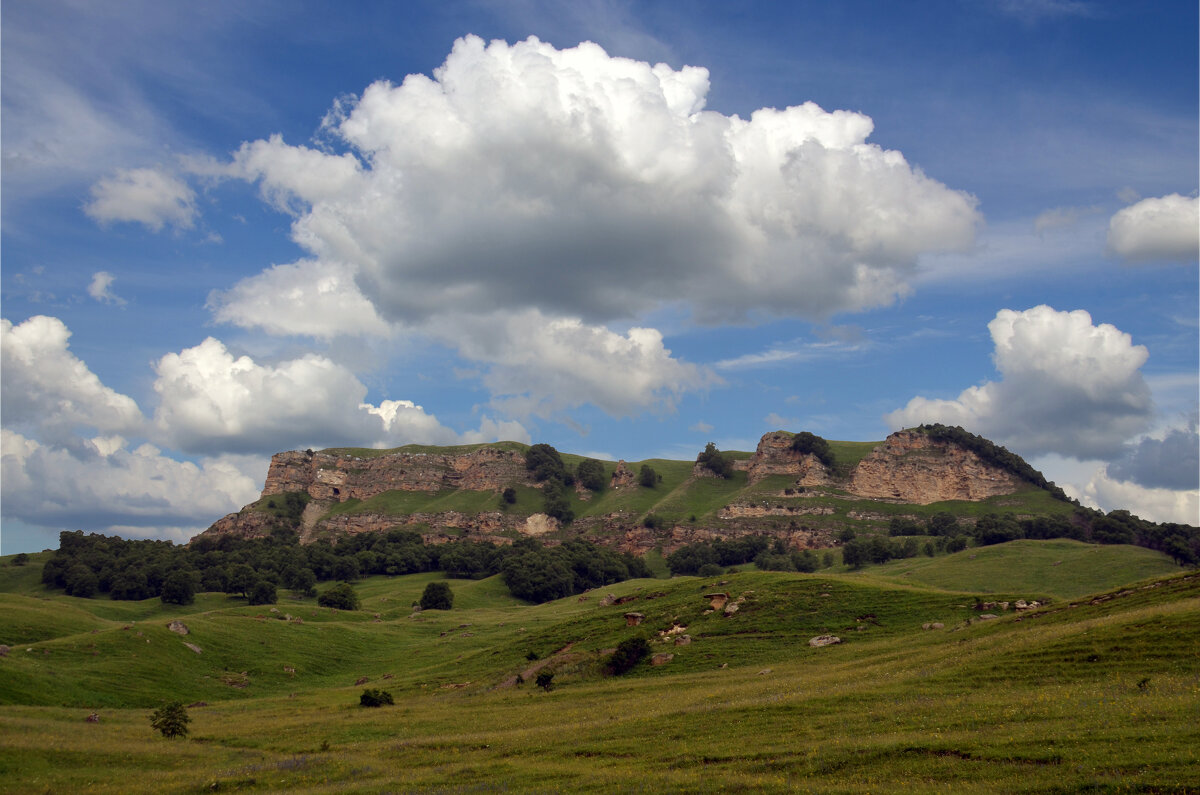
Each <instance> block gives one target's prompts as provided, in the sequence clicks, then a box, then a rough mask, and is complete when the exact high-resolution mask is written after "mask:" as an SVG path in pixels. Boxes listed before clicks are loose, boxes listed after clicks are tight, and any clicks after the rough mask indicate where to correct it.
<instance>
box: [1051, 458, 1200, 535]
mask: <svg viewBox="0 0 1200 795" xmlns="http://www.w3.org/2000/svg"><path fill="white" fill-rule="evenodd" d="M1063 490H1064V491H1065V492H1066V493H1067V495H1068V496H1070V497H1073V498H1074V499H1077V500H1079V501H1080V502H1082V503H1084V504H1085V505H1090V506H1091V507H1093V508H1099V509H1100V510H1103V511H1113V510H1117V509H1120V510H1126V511H1129V512H1130V513H1132V514H1134V515H1135V516H1139V517H1141V518H1142V519H1147V520H1149V521H1151V522H1178V523H1181V524H1190V525H1197V524H1200V490H1197V489H1194V488H1193V489H1188V490H1178V489H1168V488H1153V487H1147V486H1143V485H1140V484H1138V483H1134V482H1132V481H1129V480H1123V479H1121V478H1118V477H1114V476H1113V474H1112V471H1111V467H1105V466H1100V467H1098V468H1097V469H1096V471H1095V473H1094V474H1093V475H1092V477H1091V478H1089V479H1088V481H1087V482H1086V483H1084V484H1083V485H1081V486H1078V487H1076V486H1073V485H1071V484H1063Z"/></svg>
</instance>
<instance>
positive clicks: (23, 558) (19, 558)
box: [12, 552, 29, 566]
mask: <svg viewBox="0 0 1200 795" xmlns="http://www.w3.org/2000/svg"><path fill="white" fill-rule="evenodd" d="M28 562H29V553H28V552H18V553H17V554H16V555H13V559H12V565H14V566H24V565H25V564H26V563H28Z"/></svg>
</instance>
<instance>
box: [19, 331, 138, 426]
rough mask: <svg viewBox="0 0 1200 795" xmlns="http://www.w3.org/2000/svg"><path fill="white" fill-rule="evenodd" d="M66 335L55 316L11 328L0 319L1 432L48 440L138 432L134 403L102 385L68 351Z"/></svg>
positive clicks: (81, 362) (135, 404) (68, 335)
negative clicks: (81, 433)
mask: <svg viewBox="0 0 1200 795" xmlns="http://www.w3.org/2000/svg"><path fill="white" fill-rule="evenodd" d="M70 337H71V331H70V329H68V328H67V326H66V324H65V323H63V322H62V321H61V320H59V319H58V318H56V317H47V316H45V315H37V316H35V317H31V318H29V319H28V320H26V321H25V322H24V323H21V324H20V325H17V326H14V325H13V324H12V323H11V322H9V321H8V320H5V319H0V356H2V361H3V373H4V377H3V380H2V381H0V411H2V413H3V417H4V425H5V427H12V428H20V429H24V430H26V432H29V431H34V432H36V433H37V434H38V435H40V436H42V437H45V438H48V439H51V440H64V439H67V438H70V437H73V436H74V435H75V433H76V432H77V429H79V428H81V427H82V428H88V429H92V430H94V431H97V432H100V433H117V434H131V433H137V432H138V431H139V430H140V429H141V428H142V427H143V425H144V418H143V416H142V412H141V410H140V409H139V408H138V406H137V403H135V402H134V401H133V399H132V398H130V397H128V396H126V395H122V394H120V393H118V392H116V391H114V390H113V389H110V388H109V387H107V386H105V385H104V384H103V383H102V382H101V381H100V378H99V377H98V376H97V375H96V374H95V373H93V372H92V371H91V370H90V369H89V368H88V366H87V365H86V364H85V363H84V362H83V361H81V360H80V359H79V358H78V357H76V356H75V354H73V353H71V351H70V350H69V345H68V341H69V339H70Z"/></svg>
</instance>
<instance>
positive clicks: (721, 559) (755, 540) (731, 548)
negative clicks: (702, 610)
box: [667, 536, 790, 576]
mask: <svg viewBox="0 0 1200 795" xmlns="http://www.w3.org/2000/svg"><path fill="white" fill-rule="evenodd" d="M770 545H771V539H769V538H767V537H766V536H742V537H741V538H734V539H728V540H723V541H715V542H712V543H709V542H706V541H701V542H699V543H696V544H688V545H686V546H682V547H680V548H679V549H677V550H675V551H674V552H672V553H671V554H670V555H668V556H667V568H669V569H670V570H671V573H672V574H674V575H676V576H678V575H681V574H699V573H700V569H701V567H703V566H704V565H705V564H709V563H711V564H715V565H717V566H720V567H722V568H725V567H728V566H736V565H738V564H739V563H749V562H750V561H752V560H755V559H756V558H757V557H758V556H759V554H760V553H762V552H763V551H765V550H766V549H767V548H768V547H770ZM789 570H790V569H789ZM704 576H708V575H704Z"/></svg>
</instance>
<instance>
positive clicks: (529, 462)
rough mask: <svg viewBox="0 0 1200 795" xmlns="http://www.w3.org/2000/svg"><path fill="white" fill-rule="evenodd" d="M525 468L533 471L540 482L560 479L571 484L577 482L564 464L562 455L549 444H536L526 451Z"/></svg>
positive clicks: (568, 484)
mask: <svg viewBox="0 0 1200 795" xmlns="http://www.w3.org/2000/svg"><path fill="white" fill-rule="evenodd" d="M525 468H526V469H528V470H529V471H531V472H533V479H534V480H536V481H538V482H539V483H541V482H544V481H547V480H558V481H560V482H562V483H563V484H565V485H567V486H570V485H573V484H574V482H575V478H574V477H573V476H572V475H571V473H569V472H568V471H567V467H566V466H565V465H564V464H563V460H562V456H560V455H559V454H558V451H557V450H555V449H554V448H553V447H551V446H550V445H548V444H535V445H533V446H532V447H530V448H529V449H528V450H526V451H525Z"/></svg>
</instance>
